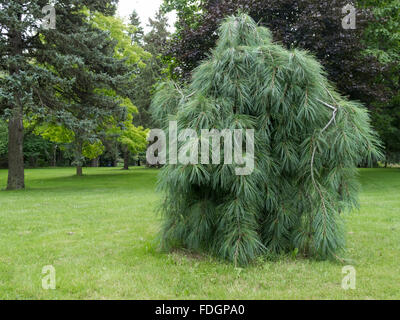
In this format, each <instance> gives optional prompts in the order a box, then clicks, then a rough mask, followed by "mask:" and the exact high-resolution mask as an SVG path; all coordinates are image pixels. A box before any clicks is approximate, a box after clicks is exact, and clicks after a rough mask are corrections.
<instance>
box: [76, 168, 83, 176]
mask: <svg viewBox="0 0 400 320" xmlns="http://www.w3.org/2000/svg"><path fill="white" fill-rule="evenodd" d="M76 175H77V176H79V177H81V176H83V172H82V166H76Z"/></svg>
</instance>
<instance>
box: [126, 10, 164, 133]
mask: <svg viewBox="0 0 400 320" xmlns="http://www.w3.org/2000/svg"><path fill="white" fill-rule="evenodd" d="M148 26H149V27H150V31H149V32H148V33H147V34H146V35H144V37H143V39H142V40H141V41H142V43H143V48H144V49H145V50H146V52H149V53H150V54H151V57H150V58H149V59H147V60H146V61H145V62H146V67H145V68H143V69H142V70H141V72H140V73H139V74H138V77H137V78H136V82H135V95H134V99H133V101H134V104H135V105H136V106H137V107H138V109H139V113H138V115H137V117H135V119H134V123H135V124H136V125H141V126H143V127H145V128H149V127H151V125H152V120H151V114H150V111H149V108H150V104H151V97H152V95H153V93H154V86H155V85H156V83H157V82H159V81H160V80H162V79H163V78H165V77H166V72H164V70H165V69H166V66H167V65H166V63H165V62H164V61H163V55H164V54H165V51H166V46H167V41H168V39H169V37H170V32H169V31H168V19H167V17H166V16H165V14H164V13H163V12H162V11H158V12H157V14H156V16H155V18H154V19H151V18H150V19H149V24H148Z"/></svg>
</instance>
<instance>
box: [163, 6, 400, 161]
mask: <svg viewBox="0 0 400 320" xmlns="http://www.w3.org/2000/svg"><path fill="white" fill-rule="evenodd" d="M185 4H186V6H185ZM195 4H198V5H197V6H196V5H195ZM348 4H353V5H354V6H355V7H356V8H357V10H356V13H357V15H356V29H344V28H343V27H342V20H343V18H344V17H345V15H346V13H343V12H342V8H343V7H345V6H346V5H348ZM164 7H165V9H166V10H172V9H175V10H177V11H178V18H179V20H178V24H177V27H178V29H177V32H176V34H175V37H174V41H173V42H171V45H170V50H169V56H170V59H171V67H172V72H173V74H175V75H178V76H182V77H183V79H188V78H189V76H190V72H191V71H192V70H193V68H195V67H196V66H197V65H198V64H199V63H200V61H201V60H203V59H204V58H206V57H207V54H208V53H209V50H210V48H212V47H213V46H214V44H215V41H216V39H217V35H216V33H215V30H216V29H217V26H218V24H219V22H220V21H221V19H223V18H224V17H226V16H227V15H230V14H235V13H236V12H237V10H242V11H244V12H247V13H248V14H249V15H250V16H251V17H252V18H253V19H254V20H255V21H257V22H258V23H260V25H263V26H267V27H268V28H269V29H270V30H271V31H272V34H273V38H274V40H275V41H279V42H281V43H282V44H284V45H285V46H286V47H287V48H292V47H300V48H303V49H307V50H309V51H311V52H312V53H313V54H315V56H316V57H317V58H318V60H319V61H320V62H321V63H322V65H323V66H324V68H325V70H326V71H327V73H328V74H327V76H328V79H329V80H331V81H333V82H334V83H335V84H336V85H337V88H338V90H339V92H340V93H341V94H343V95H345V96H349V97H350V98H351V99H355V100H359V101H361V102H363V103H364V104H365V105H366V106H367V108H368V109H369V110H370V111H371V114H372V120H373V126H374V128H376V129H377V131H378V132H379V134H380V136H381V138H382V140H383V141H384V143H385V147H386V150H387V151H386V156H387V160H389V161H398V160H399V159H400V140H399V139H400V138H399V137H400V135H399V131H398V130H399V127H400V123H399V114H400V106H399V103H398V101H399V98H398V97H396V96H398V94H399V92H400V85H399V76H398V75H399V74H400V69H399V68H400V55H399V53H400V42H399V39H400V34H399V32H400V1H399V0H384V1H380V0H379V1H378V0H358V1H348V0H335V1H318V0H295V1H293V0H271V1H270V0H235V1H231V0H227V1H219V0H202V1H195V0H165V1H164Z"/></svg>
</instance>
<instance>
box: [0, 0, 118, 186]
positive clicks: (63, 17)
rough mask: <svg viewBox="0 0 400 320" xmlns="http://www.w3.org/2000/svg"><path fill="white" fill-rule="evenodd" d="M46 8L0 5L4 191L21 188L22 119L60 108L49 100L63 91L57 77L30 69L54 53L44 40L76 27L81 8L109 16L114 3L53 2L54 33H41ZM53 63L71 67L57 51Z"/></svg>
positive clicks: (11, 1) (14, 1) (15, 0)
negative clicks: (5, 141) (5, 144)
mask: <svg viewBox="0 0 400 320" xmlns="http://www.w3.org/2000/svg"><path fill="white" fill-rule="evenodd" d="M47 5H48V1H46V0H37V1H20V0H6V1H5V0H1V1H0V56H1V58H0V74H1V75H2V76H1V77H0V112H1V113H2V115H4V116H5V117H6V118H7V119H8V127H9V130H8V134H9V138H8V141H9V143H8V168H9V171H8V183H7V189H8V190H14V189H23V188H24V187H25V179H24V156H23V136H24V127H23V118H24V115H27V114H38V115H42V116H43V117H44V116H45V114H46V109H48V108H53V109H56V108H61V105H60V104H59V103H57V99H54V97H55V93H54V91H53V90H52V88H53V85H57V86H59V87H65V86H67V85H68V84H67V82H65V81H63V79H62V77H60V76H59V75H60V73H57V72H54V70H49V69H48V68H46V67H43V66H42V65H40V64H38V63H36V61H37V60H43V59H42V57H43V56H45V55H46V54H45V53H46V50H48V49H50V51H52V49H54V47H53V46H54V43H51V42H52V41H48V40H47V35H52V37H53V38H63V37H64V35H66V34H68V33H69V29H68V28H65V27H64V28H63V27H62V26H65V25H66V24H68V25H70V26H73V25H74V23H77V24H78V25H80V24H81V23H82V22H81V21H82V19H84V16H83V15H81V14H79V12H80V11H81V10H82V9H83V8H84V7H85V6H87V7H89V8H93V9H95V10H102V11H104V12H108V13H112V12H114V11H115V1H114V0H112V1H102V2H101V3H99V2H96V1H93V0H87V1H86V0H84V1H77V0H58V1H55V2H54V6H55V9H56V13H57V14H56V29H54V30H51V29H50V30H45V29H44V28H43V19H44V16H45V13H43V11H42V10H43V8H44V7H45V6H47ZM44 37H46V40H44ZM58 43H61V42H60V41H59V42H58ZM73 45H76V43H75V44H73ZM56 58H57V59H59V60H60V61H63V64H64V65H65V64H66V63H73V62H74V61H73V60H70V59H69V57H68V56H66V55H64V53H63V52H62V50H59V52H58V55H57V57H56ZM43 97H47V99H43Z"/></svg>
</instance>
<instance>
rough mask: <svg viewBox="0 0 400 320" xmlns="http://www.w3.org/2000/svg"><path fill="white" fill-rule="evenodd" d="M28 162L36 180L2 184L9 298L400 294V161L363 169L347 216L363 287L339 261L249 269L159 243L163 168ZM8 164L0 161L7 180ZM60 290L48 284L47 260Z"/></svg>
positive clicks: (4, 289) (1, 292)
mask: <svg viewBox="0 0 400 320" xmlns="http://www.w3.org/2000/svg"><path fill="white" fill-rule="evenodd" d="M84 172H85V174H86V176H84V177H81V178H78V177H74V176H73V174H74V169H73V168H65V169H36V170H26V183H27V189H26V190H25V191H20V192H6V191H1V192H0V298H2V299H393V298H394V299H396V298H397V299H400V170H399V169H363V170H360V173H361V175H360V179H361V182H362V185H363V191H362V193H361V195H360V201H361V209H360V210H357V211H355V212H353V213H352V214H351V215H349V216H348V217H347V220H348V223H347V226H348V230H347V232H348V252H347V255H346V257H347V258H349V259H351V264H352V265H353V266H354V267H355V269H356V272H357V273H356V289H355V290H347V291H346V290H343V289H342V288H341V282H342V278H343V276H344V275H343V274H342V267H343V265H341V264H339V263H334V262H329V261H324V262H318V261H309V260H304V259H298V260H294V259H293V258H291V257H282V258H280V259H279V260H278V261H274V262H272V261H261V260H260V261H258V262H257V263H255V264H254V265H252V266H250V267H248V268H246V269H243V270H242V269H235V268H234V267H233V266H232V265H231V264H229V263H225V262H221V261H218V260H215V259H213V258H210V257H206V256H200V255H195V254H189V253H185V252H174V253H169V254H166V253H162V252H159V251H158V249H157V244H156V242H155V239H156V233H157V230H158V228H159V224H160V218H159V217H158V216H157V215H156V213H155V208H156V206H157V203H158V201H159V200H160V195H159V194H157V193H155V190H154V189H155V182H156V176H157V171H156V170H150V169H144V168H135V169H131V170H130V171H128V172H126V171H122V170H120V169H118V168H88V169H85V170H84ZM6 175H7V172H6V170H0V188H4V187H5V183H6ZM46 265H53V266H54V267H55V269H56V279H57V288H56V290H44V289H42V277H43V275H42V268H43V267H44V266H46Z"/></svg>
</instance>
